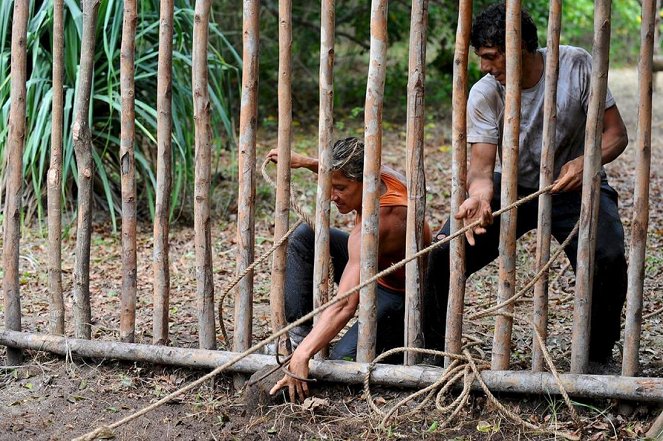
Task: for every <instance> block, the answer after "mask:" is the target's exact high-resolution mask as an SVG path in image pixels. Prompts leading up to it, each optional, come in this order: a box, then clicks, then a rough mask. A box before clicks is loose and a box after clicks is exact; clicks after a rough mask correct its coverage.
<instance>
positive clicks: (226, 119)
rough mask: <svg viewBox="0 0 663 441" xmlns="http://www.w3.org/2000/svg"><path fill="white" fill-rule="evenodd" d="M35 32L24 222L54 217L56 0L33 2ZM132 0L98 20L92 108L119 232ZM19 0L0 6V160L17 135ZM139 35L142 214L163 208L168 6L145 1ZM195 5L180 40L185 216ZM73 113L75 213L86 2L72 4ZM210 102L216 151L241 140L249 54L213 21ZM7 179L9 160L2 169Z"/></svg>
mask: <svg viewBox="0 0 663 441" xmlns="http://www.w3.org/2000/svg"><path fill="white" fill-rule="evenodd" d="M30 10H31V12H30V17H31V18H30V22H29V26H28V42H27V50H28V58H29V60H28V78H29V79H28V84H27V138H26V142H25V149H24V154H23V176H24V207H25V208H24V218H25V219H26V221H29V220H30V219H32V218H34V217H35V216H36V217H37V219H38V220H39V222H40V223H41V222H42V221H43V218H44V213H45V197H46V173H47V170H48V160H49V159H48V158H49V155H48V149H49V147H50V133H51V119H50V115H51V99H52V96H53V90H52V82H51V72H52V49H51V44H52V43H51V42H52V32H53V31H52V20H53V3H52V0H30ZM122 10H123V4H122V0H101V5H100V9H99V18H98V24H97V45H96V54H95V74H94V86H93V91H92V103H91V112H90V127H91V128H92V135H93V144H94V152H93V157H94V162H95V168H96V181H95V186H94V190H95V201H96V205H97V207H98V208H97V210H99V207H101V209H106V210H108V213H109V215H110V218H111V221H112V224H113V229H116V227H117V225H116V216H117V214H118V213H119V211H120V170H119V151H120V140H119V133H120V102H121V101H120V88H119V80H120V42H121V30H122ZM12 12H13V0H3V1H2V2H0V112H1V113H2V118H0V155H2V157H3V158H4V157H5V153H4V149H5V145H6V141H7V135H8V115H9V105H10V103H9V101H10V100H9V87H10V84H9V83H10V82H9V75H10V44H11V20H12ZM138 15H139V20H138V29H137V36H136V97H135V98H136V131H137V132H136V150H135V156H136V177H137V190H138V198H139V207H143V208H142V211H139V216H143V217H147V216H148V215H149V216H150V217H151V216H152V215H153V212H154V193H155V190H154V188H155V185H156V178H155V168H156V148H157V147H156V119H157V114H156V83H157V61H158V41H159V1H158V0H140V1H139V4H138ZM193 20H194V12H193V0H176V1H175V14H174V37H173V74H172V81H173V97H172V100H173V109H172V111H173V187H172V188H173V191H172V196H171V197H172V199H171V207H172V210H173V211H176V210H179V209H180V208H181V207H182V205H183V204H185V203H186V201H187V199H188V198H189V197H190V196H189V195H188V194H187V188H190V187H191V185H190V184H191V183H192V180H193V163H194V151H193V149H194V140H193V133H194V131H193V102H192V96H191V48H192V30H193ZM64 32H65V36H64V38H65V45H64V49H65V80H64V81H65V93H64V96H65V109H64V110H65V114H64V132H63V133H64V135H63V136H64V143H63V168H62V173H63V179H62V196H63V198H64V201H65V205H64V207H66V208H67V209H68V210H69V211H70V212H72V211H73V210H74V209H75V200H76V185H75V180H76V176H77V171H76V161H75V156H74V148H73V143H72V136H71V123H72V121H73V102H74V93H75V89H76V88H75V86H76V81H77V76H78V63H79V56H80V54H79V51H80V39H81V32H82V14H81V10H80V8H79V3H78V1H77V0H65V31H64ZM208 62H209V79H210V87H209V93H210V102H211V106H212V112H211V113H212V130H213V141H214V145H215V147H216V148H218V149H230V148H232V146H233V145H234V144H235V134H234V133H235V132H234V126H235V124H234V121H233V119H232V112H231V108H232V107H233V103H234V102H235V100H236V98H237V96H238V84H239V71H240V68H241V57H240V56H239V55H238V54H237V52H236V51H235V49H234V48H233V47H232V46H231V45H230V43H229V42H228V40H227V39H226V38H225V36H224V34H223V33H222V32H221V30H220V29H219V28H218V27H217V26H216V25H215V24H214V23H212V24H211V26H210V46H209V56H208ZM0 167H1V168H0V177H1V178H2V182H4V171H5V163H4V159H3V161H2V163H1V165H0Z"/></svg>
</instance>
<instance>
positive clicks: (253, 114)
mask: <svg viewBox="0 0 663 441" xmlns="http://www.w3.org/2000/svg"><path fill="white" fill-rule="evenodd" d="M259 13H260V2H259V1H258V0H244V25H243V27H244V38H243V43H244V50H243V53H242V60H243V61H242V62H243V66H244V67H243V69H242V107H241V110H240V117H239V118H240V119H239V164H238V166H239V196H238V198H237V204H238V206H239V207H240V209H239V214H238V217H237V247H238V253H237V272H238V273H241V272H243V271H244V270H245V269H246V268H247V267H249V265H251V263H252V262H253V259H254V247H255V244H254V239H255V195H256V130H257V119H258V46H259V32H260V31H259ZM238 287H239V288H238V289H237V291H236V293H235V336H234V339H233V348H234V350H235V351H238V352H239V351H244V350H246V349H248V348H249V347H250V346H251V332H252V322H251V320H252V317H253V271H251V272H249V273H248V274H247V276H246V277H245V278H244V279H243V280H242V281H241V282H240V283H239V285H238Z"/></svg>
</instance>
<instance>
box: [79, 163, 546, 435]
mask: <svg viewBox="0 0 663 441" xmlns="http://www.w3.org/2000/svg"><path fill="white" fill-rule="evenodd" d="M263 169H264V165H263ZM551 188H552V185H549V186H547V187H545V188H542V189H540V190H539V191H537V192H535V193H532V194H530V195H528V196H526V197H524V198H522V199H519V200H517V201H515V202H514V203H512V204H509V205H507V206H505V207H503V208H501V209H499V210H497V211H495V212H494V213H493V217H496V216H499V215H501V214H502V213H504V212H506V211H508V210H512V209H514V208H517V207H519V206H521V205H523V204H525V203H527V202H529V201H531V200H533V199H534V198H536V197H538V196H539V195H541V194H543V193H546V192H549V191H550V190H551ZM480 223H481V220H480V219H479V220H477V221H475V222H472V223H470V224H468V225H466V226H465V227H463V228H461V229H459V230H457V231H456V232H454V233H452V234H450V235H449V236H447V237H445V238H444V239H442V240H440V241H438V242H435V243H433V244H431V245H429V246H428V247H426V248H424V249H422V250H420V251H418V252H416V253H415V254H413V255H411V256H410V257H406V258H405V259H403V260H401V261H400V262H397V263H394V264H393V265H391V266H390V267H389V268H386V269H384V270H382V271H380V272H378V273H377V274H375V275H374V276H373V277H371V278H369V279H367V280H365V281H364V282H361V283H360V284H359V285H357V286H355V287H353V288H351V289H349V290H348V291H346V292H343V293H341V294H338V295H337V296H336V297H334V298H333V299H332V300H330V301H328V302H327V303H325V304H323V305H320V306H319V307H318V308H315V309H314V310H313V311H311V312H309V313H308V314H306V315H304V316H302V317H301V318H299V319H298V320H296V321H294V322H292V323H290V324H289V325H287V326H285V327H283V328H281V329H280V330H278V331H277V332H275V333H273V334H272V335H271V336H269V337H267V338H266V339H264V340H262V341H260V342H258V343H256V344H255V345H253V346H251V347H250V348H249V349H247V350H246V351H244V352H242V353H240V354H238V355H237V356H236V357H234V358H232V359H231V360H229V361H227V362H226V363H224V364H222V365H221V366H219V367H217V368H216V369H214V370H213V371H212V372H210V373H208V374H206V375H204V376H202V377H201V378H199V379H198V380H196V381H194V382H192V383H190V384H188V385H186V386H184V387H182V388H181V389H178V390H176V391H174V392H172V393H171V394H168V395H166V396H165V397H163V398H162V399H160V400H159V401H156V402H155V403H153V404H151V405H149V406H147V407H144V408H143V409H141V410H139V411H136V412H134V413H133V414H131V415H128V416H126V417H125V418H123V419H121V420H119V421H116V422H115V423H112V424H110V425H108V426H100V427H98V428H97V429H95V430H93V431H91V432H88V433H86V434H84V435H82V436H80V437H78V438H76V439H75V441H86V440H93V439H95V438H96V437H97V436H98V435H100V434H107V433H108V432H109V431H111V432H112V429H114V428H117V427H119V426H121V425H123V424H126V423H128V422H130V421H132V420H134V419H136V418H138V417H140V416H142V415H144V414H146V413H148V412H150V411H151V410H154V409H156V408H157V407H160V406H162V405H164V404H166V403H168V402H170V401H172V400H173V399H175V398H177V397H178V396H180V395H181V394H183V393H184V392H187V391H189V390H191V389H193V388H195V387H196V386H198V385H200V384H202V383H204V382H205V381H207V380H209V379H212V378H214V377H216V376H217V375H219V374H220V373H222V372H223V371H225V370H226V369H227V368H229V367H230V366H232V365H234V364H235V363H237V362H238V361H240V360H242V359H243V358H245V357H247V356H248V355H251V354H253V353H254V352H257V351H258V350H260V349H261V348H263V347H264V346H266V345H267V344H269V343H271V342H272V341H274V340H276V339H277V338H279V337H281V336H282V335H284V334H286V333H287V332H288V331H290V330H291V329H293V328H294V327H296V326H299V325H301V324H302V323H305V322H307V321H308V320H311V319H312V318H313V317H314V316H316V315H317V314H319V313H321V312H322V311H324V310H326V309H327V308H329V307H331V306H333V305H335V304H337V303H339V302H341V301H343V300H345V299H347V298H348V297H350V296H351V295H353V294H354V293H356V292H359V290H361V289H362V288H365V287H367V286H368V285H370V284H371V283H375V282H377V281H378V279H380V278H382V277H384V276H386V275H388V274H390V273H392V272H394V271H396V270H397V269H399V268H402V267H403V266H405V265H406V264H407V263H408V262H411V261H413V260H415V259H418V258H419V257H421V256H424V255H426V254H427V253H429V252H430V251H432V250H433V249H435V248H437V247H440V246H442V245H444V244H446V243H448V242H450V241H451V240H453V239H455V238H457V237H459V236H461V235H463V234H465V233H466V232H467V231H469V230H471V229H473V228H475V227H477V226H479V224H480ZM330 267H331V265H330ZM408 350H414V349H413V348H408ZM418 350H419V349H418ZM453 355H454V356H457V354H453ZM448 356H449V357H451V356H452V354H449V355H448Z"/></svg>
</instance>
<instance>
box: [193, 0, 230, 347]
mask: <svg viewBox="0 0 663 441" xmlns="http://www.w3.org/2000/svg"><path fill="white" fill-rule="evenodd" d="M210 8H211V0H196V6H195V18H194V22H193V51H192V54H191V58H192V59H191V63H192V85H193V120H194V124H195V131H196V134H195V138H196V165H195V189H194V196H195V201H194V205H193V212H194V220H193V225H194V231H195V239H194V241H195V244H196V292H197V298H198V307H197V309H198V327H199V334H198V343H199V345H200V347H201V348H202V349H214V348H216V334H215V332H214V280H213V278H212V227H211V224H210V202H209V195H210V179H211V174H212V144H211V143H212V129H211V127H210V102H209V92H208V90H207V88H208V84H209V83H208V78H207V76H208V72H207V44H208V36H209V35H208V32H209V14H210ZM241 206H242V205H241V204H240V207H241Z"/></svg>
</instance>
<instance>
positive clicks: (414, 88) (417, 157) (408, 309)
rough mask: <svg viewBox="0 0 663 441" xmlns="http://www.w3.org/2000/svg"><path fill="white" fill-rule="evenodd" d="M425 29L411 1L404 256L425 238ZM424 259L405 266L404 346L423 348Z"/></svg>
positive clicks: (409, 360) (420, 5)
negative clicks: (406, 203) (406, 202)
mask: <svg viewBox="0 0 663 441" xmlns="http://www.w3.org/2000/svg"><path fill="white" fill-rule="evenodd" d="M427 28H428V0H416V1H413V2H412V13H411V17H410V59H409V63H408V72H409V73H408V82H407V127H406V142H405V143H406V145H407V159H406V162H407V163H406V175H407V194H408V205H407V232H406V234H405V256H406V257H410V256H412V255H413V254H415V253H416V252H417V251H419V250H420V249H421V248H422V246H423V243H424V242H423V241H424V216H425V213H426V175H425V173H424V125H425V119H424V92H425V89H424V84H425V79H426V31H427ZM423 269H424V260H423V259H418V260H413V261H412V262H408V263H407V264H406V265H405V338H404V341H405V346H409V347H423V343H424V341H423V331H422V326H421V322H422V313H421V308H422V303H423V296H422V294H423V293H422V291H421V289H420V288H421V287H422V280H423ZM420 358H421V357H419V356H418V354H415V353H412V352H406V353H405V364H406V365H413V364H416V363H417V362H419V360H420Z"/></svg>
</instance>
